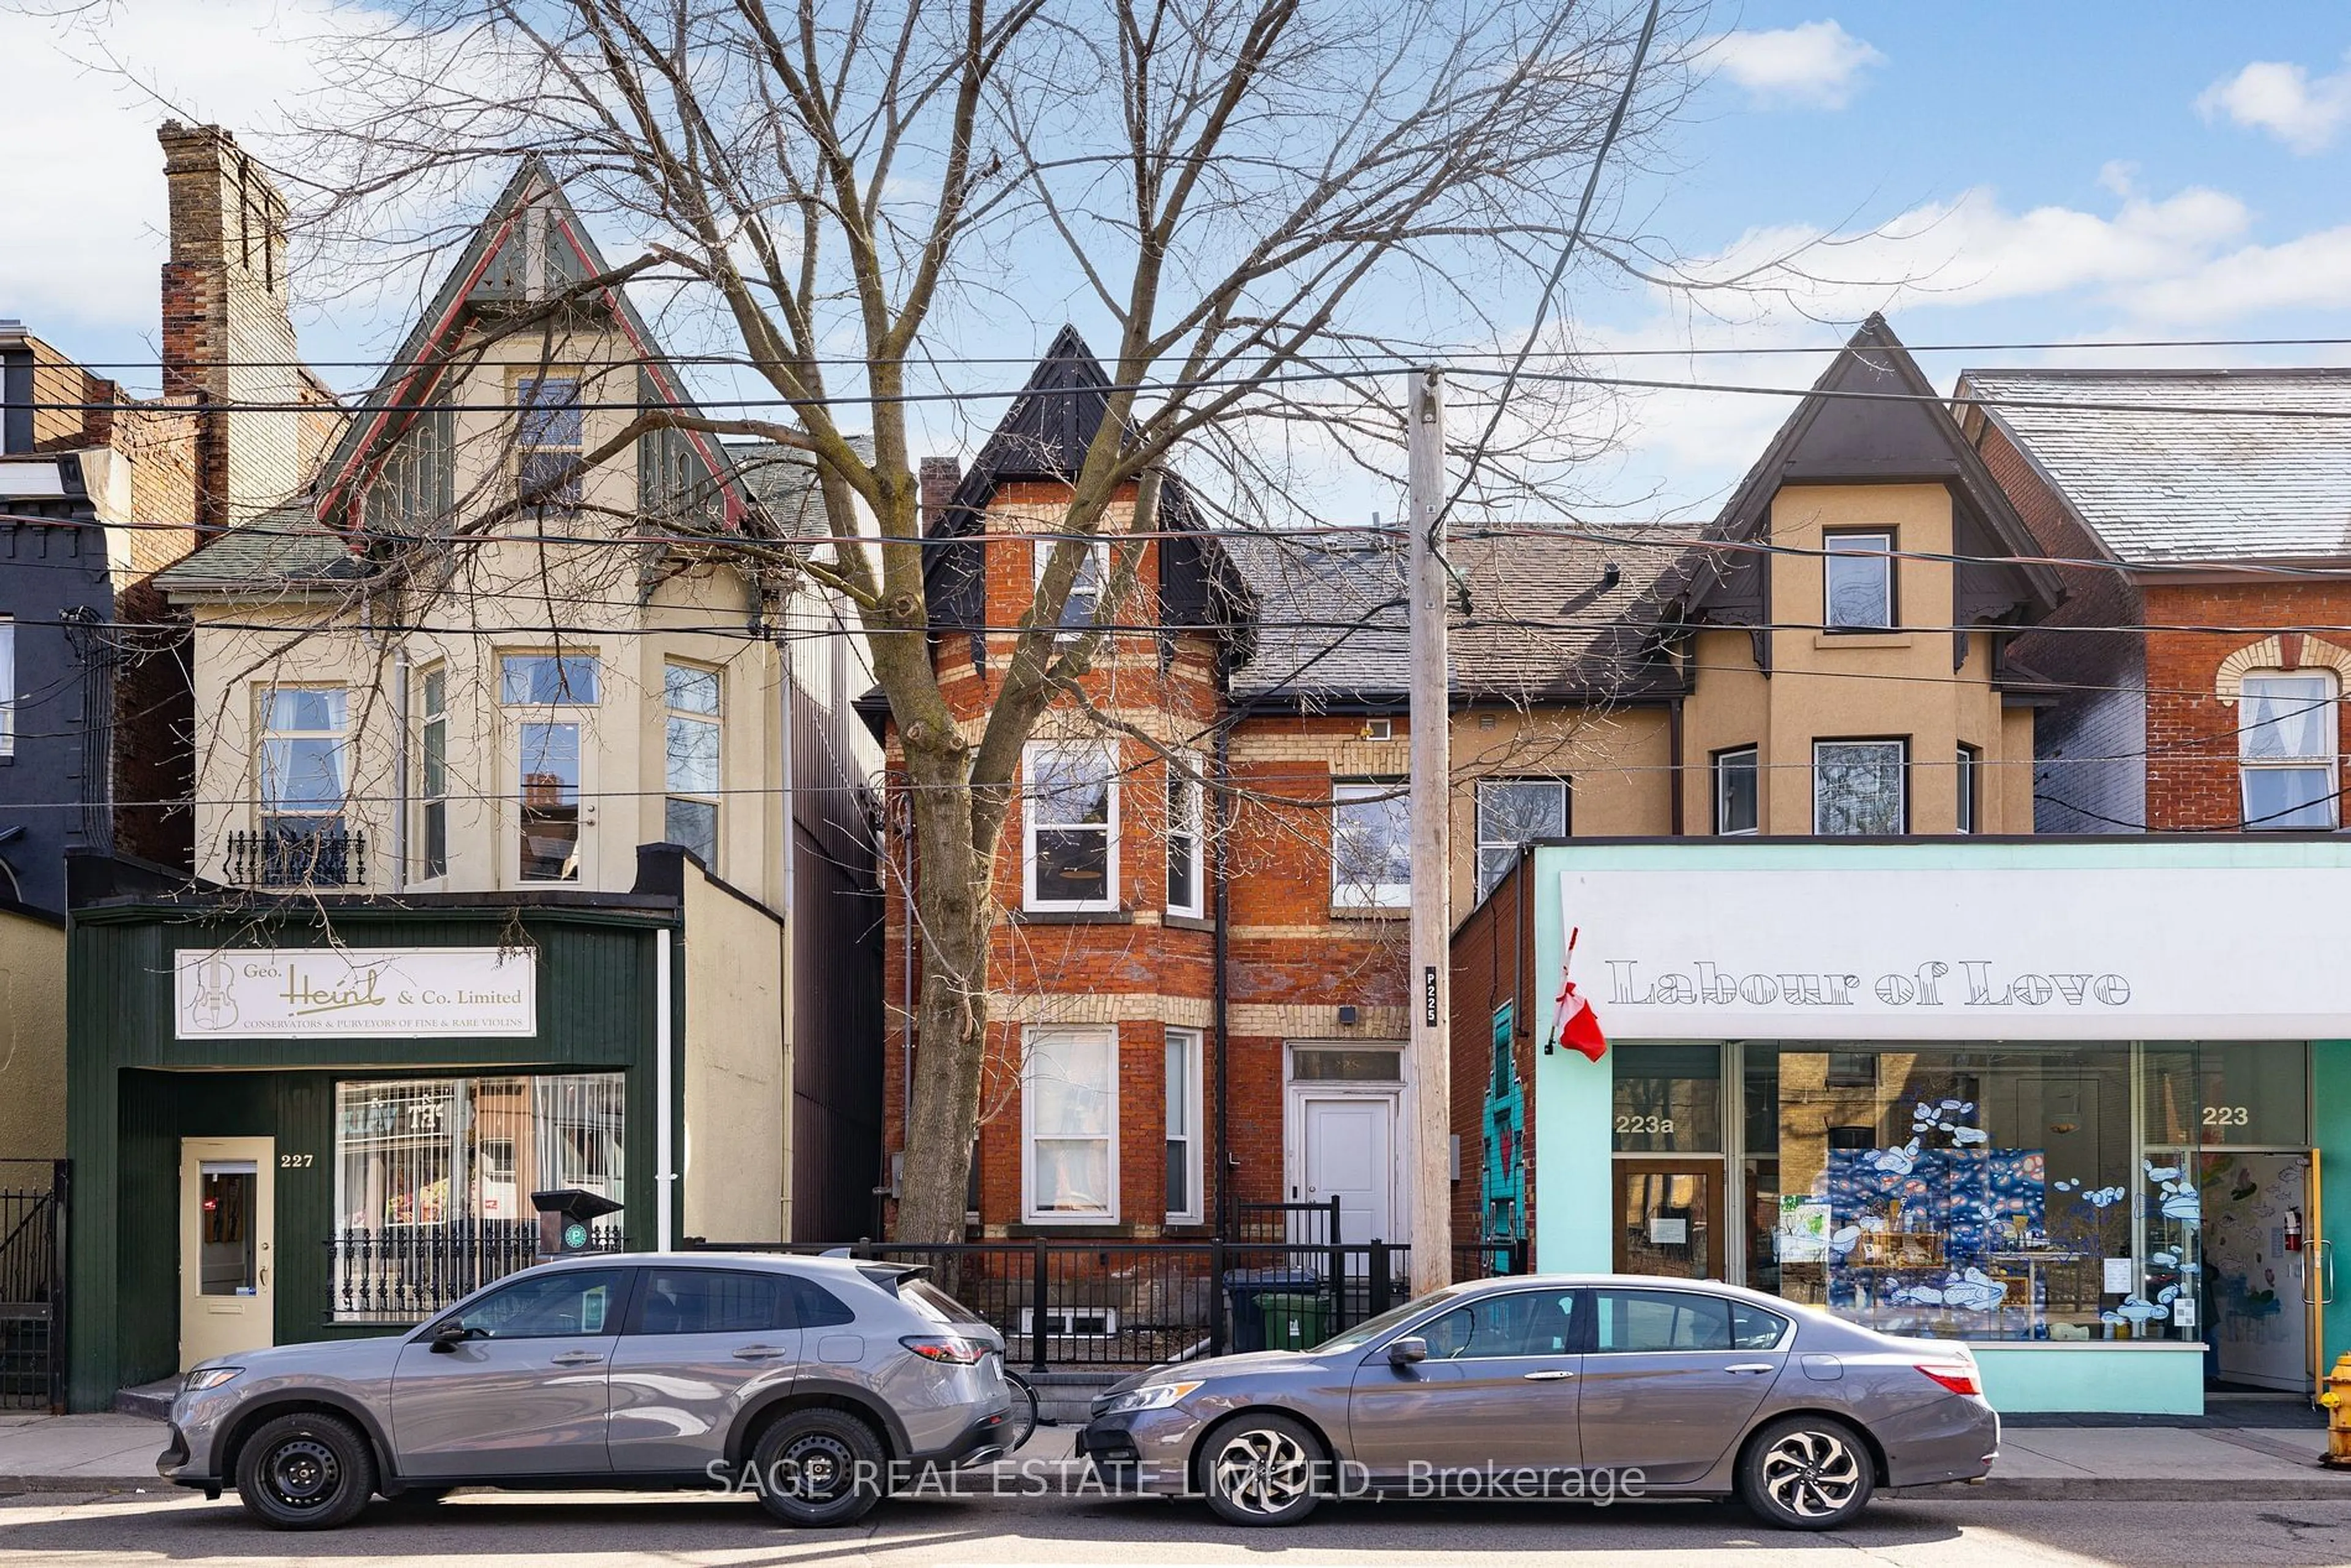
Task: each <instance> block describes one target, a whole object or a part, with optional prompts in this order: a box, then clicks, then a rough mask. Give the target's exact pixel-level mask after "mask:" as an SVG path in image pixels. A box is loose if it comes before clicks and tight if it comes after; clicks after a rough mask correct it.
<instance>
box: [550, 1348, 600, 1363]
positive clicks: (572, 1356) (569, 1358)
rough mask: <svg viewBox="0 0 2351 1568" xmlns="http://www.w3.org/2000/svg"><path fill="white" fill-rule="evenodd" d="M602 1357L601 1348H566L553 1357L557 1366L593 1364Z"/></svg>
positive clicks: (598, 1361)
mask: <svg viewBox="0 0 2351 1568" xmlns="http://www.w3.org/2000/svg"><path fill="white" fill-rule="evenodd" d="M603 1359H604V1353H603V1352H602V1351H601V1350H567V1351H565V1352H564V1353H563V1354H560V1355H558V1356H556V1357H554V1358H553V1360H554V1362H555V1364H556V1365H558V1366H594V1365H596V1364H598V1363H600V1362H601V1361H602V1360H603Z"/></svg>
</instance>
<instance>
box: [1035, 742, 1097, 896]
mask: <svg viewBox="0 0 2351 1568" xmlns="http://www.w3.org/2000/svg"><path fill="white" fill-rule="evenodd" d="M1081 750H1083V751H1092V753H1093V754H1095V755H1096V756H1098V757H1100V758H1102V767H1103V768H1104V770H1105V771H1106V772H1107V774H1108V777H1109V784H1110V800H1109V806H1110V810H1109V821H1108V822H1106V823H1105V824H1104V825H1103V828H1102V831H1103V833H1104V834H1105V836H1106V837H1107V840H1108V842H1107V844H1106V845H1105V848H1104V855H1103V870H1102V896H1101V897H1100V898H1046V897H1043V896H1041V895H1040V894H1039V893H1038V891H1037V830H1038V828H1039V826H1040V823H1039V821H1038V810H1037V805H1038V801H1039V800H1040V797H1039V796H1038V795H1037V794H1036V793H1034V791H1033V790H1032V789H1030V785H1029V781H1030V780H1031V779H1035V778H1036V776H1037V763H1038V759H1039V758H1042V757H1049V756H1052V755H1055V754H1057V753H1058V754H1061V755H1067V754H1069V753H1071V752H1072V751H1081ZM1119 782H1120V780H1119V758H1118V753H1117V751H1116V750H1115V749H1114V748H1113V747H1112V746H1110V745H1109V744H1108V743H1106V742H1102V741H1092V740H1032V741H1030V742H1029V744H1028V745H1027V746H1026V747H1022V748H1021V754H1020V786H1021V790H1020V906H1021V907H1022V908H1023V909H1029V910H1034V911H1036V912H1037V913H1039V914H1040V915H1060V914H1071V915H1085V914H1106V913H1110V912H1113V911H1115V910H1116V909H1117V908H1118V907H1119V900H1118V890H1119V880H1118V876H1119V865H1118V859H1119V857H1118V840H1119V796H1120V794H1121V793H1122V791H1121V790H1120V789H1119ZM1043 825H1044V826H1047V827H1050V828H1052V829H1054V830H1055V831H1063V830H1066V829H1067V828H1069V826H1070V824H1066V823H1048V824H1043ZM1087 826H1091V824H1087Z"/></svg>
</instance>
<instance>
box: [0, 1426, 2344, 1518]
mask: <svg viewBox="0 0 2351 1568" xmlns="http://www.w3.org/2000/svg"><path fill="white" fill-rule="evenodd" d="M1074 1436H1075V1430H1074V1428H1072V1427H1043V1428H1041V1429H1040V1430H1039V1432H1038V1433H1037V1436H1036V1437H1034V1438H1033V1439H1031V1440H1030V1442H1029V1446H1028V1447H1027V1448H1023V1449H1022V1450H1021V1451H1020V1453H1019V1455H1018V1456H1016V1457H1015V1458H1012V1459H1008V1460H1004V1461H1000V1466H1001V1467H1002V1468H1003V1469H1005V1470H1006V1471H1007V1472H1008V1473H1009V1474H1019V1475H1025V1476H1037V1475H1039V1474H1040V1469H1038V1468H1037V1467H1040V1466H1041V1467H1047V1469H1044V1470H1043V1471H1042V1472H1041V1473H1044V1474H1049V1475H1050V1473H1051V1467H1055V1466H1057V1465H1059V1466H1065V1467H1066V1468H1065V1469H1064V1470H1063V1473H1064V1474H1065V1475H1066V1476H1067V1478H1068V1479H1069V1482H1070V1484H1071V1486H1072V1487H1073V1488H1074V1486H1075V1485H1076V1483H1077V1480H1078V1478H1079V1476H1080V1474H1081V1466H1080V1465H1079V1463H1078V1461H1076V1460H1075V1459H1073V1458H1071V1457H1070V1455H1071V1440H1072V1438H1073V1437H1074ZM162 1447H163V1428H162V1424H161V1423H159V1422H155V1421H152V1420H149V1419H147V1418H145V1417H143V1416H126V1415H105V1416H35V1415H0V1496H5V1495H12V1494H16V1493H21V1492H99V1491H142V1490H143V1491H165V1490H171V1489H169V1488H167V1487H165V1486H164V1485H163V1483H162V1481H160V1480H158V1479H156V1476H155V1468H154V1467H155V1456H156V1454H157V1453H158V1452H160V1451H161V1450H162ZM2325 1451H2326V1434H2325V1432H2322V1431H2317V1430H2267V1429H2246V1428H2239V1427H2012V1428H2011V1429H2010V1430H2008V1431H2007V1432H2005V1433H2004V1434H2003V1435H2002V1437H2001V1453H2000V1462H1999V1463H1998V1464H1996V1465H1994V1466H1993V1467H1992V1473H1991V1478H1990V1479H1987V1480H1985V1481H1983V1482H1980V1483H1979V1484H1977V1485H1972V1486H1949V1487H1923V1488H1915V1489H1910V1490H1905V1491H1903V1492H1901V1493H1899V1494H1898V1495H1900V1496H1903V1497H1907V1498H1921V1499H1924V1498H1933V1499H1938V1500H1957V1501H1964V1500H1983V1501H1987V1502H1989V1501H1996V1500H2032V1501H2051V1500H2073V1499H2079V1500H2096V1501H2101V1502H2182V1501H2193V1500H2198V1499H2199V1498H2210V1499H2215V1500H2220V1499H2229V1500H2239V1501H2245V1500H2265V1501H2283V1500H2310V1499H2351V1470H2345V1471H2336V1470H2327V1469H2320V1468H2319V1465H2318V1457H2319V1455H2321V1454H2323V1453H2325Z"/></svg>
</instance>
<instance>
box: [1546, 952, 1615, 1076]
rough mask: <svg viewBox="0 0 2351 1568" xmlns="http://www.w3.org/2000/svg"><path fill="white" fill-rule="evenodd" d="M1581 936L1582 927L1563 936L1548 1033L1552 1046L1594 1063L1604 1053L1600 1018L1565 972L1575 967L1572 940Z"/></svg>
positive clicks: (1603, 1036)
mask: <svg viewBox="0 0 2351 1568" xmlns="http://www.w3.org/2000/svg"><path fill="white" fill-rule="evenodd" d="M1582 935H1583V927H1582V926H1580V925H1579V926H1576V927H1574V928H1573V929H1572V930H1570V931H1569V932H1568V934H1567V952H1566V954H1565V955H1564V956H1562V957H1561V959H1560V963H1559V1001H1558V1007H1557V1010H1556V1012H1555V1013H1554V1015H1553V1017H1552V1025H1551V1034H1552V1042H1553V1043H1559V1044H1564V1045H1565V1046H1566V1047H1567V1048H1568V1050H1570V1051H1582V1052H1583V1054H1584V1056H1585V1057H1587V1058H1588V1059H1590V1060H1591V1061H1599V1060H1600V1059H1601V1058H1602V1057H1603V1056H1604V1055H1606V1054H1607V1052H1608V1037H1607V1036H1606V1035H1604V1034H1603V1033H1601V1032H1600V1015H1599V1014H1597V1013H1595V1012H1593V1010H1592V1004H1591V1002H1589V1001H1587V1000H1586V999H1585V998H1584V996H1583V993H1582V992H1581V991H1579V990H1577V989H1576V988H1575V982H1574V981H1573V980H1572V979H1570V978H1568V971H1569V970H1570V969H1571V968H1573V967H1574V965H1575V939H1576V938H1577V937H1578V936H1582ZM1546 1049H1548V1047H1546Z"/></svg>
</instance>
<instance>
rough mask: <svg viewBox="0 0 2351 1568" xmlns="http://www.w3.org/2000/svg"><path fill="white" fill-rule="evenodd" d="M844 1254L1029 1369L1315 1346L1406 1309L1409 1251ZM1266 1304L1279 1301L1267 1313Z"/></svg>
mask: <svg viewBox="0 0 2351 1568" xmlns="http://www.w3.org/2000/svg"><path fill="white" fill-rule="evenodd" d="M1315 1207H1318V1208H1319V1207H1322V1206H1320V1205H1317V1206H1315ZM685 1245H687V1246H688V1247H695V1248H705V1249H711V1250H715V1251H751V1252H815V1251H825V1250H841V1249H842V1248H841V1247H834V1248H825V1247H820V1246H814V1245H808V1246H801V1245H789V1246H786V1245H778V1244H777V1243H774V1242H727V1241H704V1240H700V1239H692V1238H689V1239H688V1240H687V1241H686V1243H685ZM845 1247H846V1250H848V1251H849V1252H850V1253H851V1254H852V1256H855V1257H859V1258H870V1259H872V1260H876V1261H879V1262H891V1263H914V1264H920V1265H922V1266H924V1267H925V1268H926V1269H928V1270H930V1275H931V1278H932V1279H933V1280H935V1281H937V1282H938V1284H939V1286H940V1287H941V1288H942V1289H944V1290H946V1291H947V1292H948V1293H949V1294H951V1295H953V1296H955V1297H956V1299H957V1300H958V1301H962V1302H963V1304H964V1305H965V1306H967V1307H969V1308H970V1309H971V1310H972V1312H974V1314H976V1315H977V1317H979V1318H980V1319H981V1320H983V1321H984V1322H987V1323H988V1324H989V1325H990V1326H991V1327H993V1328H995V1329H996V1331H997V1332H998V1333H1001V1334H1002V1335H1003V1336H1004V1340H1005V1344H1006V1347H1007V1353H1008V1355H1009V1356H1010V1358H1011V1359H1012V1360H1013V1361H1014V1362H1016V1363H1018V1364H1023V1365H1026V1366H1027V1367H1029V1369H1030V1370H1032V1371H1036V1372H1051V1371H1057V1370H1075V1369H1082V1368H1087V1367H1117V1366H1147V1365H1151V1364H1155V1363H1157V1362H1163V1361H1182V1360H1190V1359H1193V1358H1196V1357H1198V1356H1203V1355H1217V1354H1223V1353H1224V1352H1225V1351H1227V1350H1231V1349H1243V1350H1247V1349H1255V1348H1260V1347H1262V1346H1264V1345H1266V1344H1267V1343H1269V1339H1268V1333H1269V1331H1270V1329H1271V1328H1272V1324H1273V1320H1275V1319H1277V1318H1278V1319H1280V1322H1281V1328H1280V1330H1279V1331H1275V1332H1276V1333H1277V1337H1278V1336H1279V1334H1280V1333H1287V1332H1289V1325H1290V1324H1291V1323H1296V1324H1298V1328H1297V1331H1296V1332H1297V1333H1299V1334H1301V1335H1302V1336H1304V1337H1306V1338H1308V1339H1310V1340H1311V1339H1319V1338H1322V1337H1325V1336H1327V1335H1329V1334H1334V1333H1340V1332H1342V1331H1343V1330H1345V1329H1348V1328H1352V1327H1353V1326H1354V1325H1355V1324H1356V1323H1359V1322H1363V1321H1364V1319H1365V1318H1368V1317H1373V1316H1375V1315H1377V1314H1378V1313H1381V1312H1385V1311H1387V1310H1388V1309H1389V1308H1390V1307H1393V1306H1397V1305H1400V1304H1402V1303H1403V1302H1404V1301H1405V1300H1406V1299H1407V1298H1408V1297H1409V1296H1410V1294H1411V1291H1412V1249H1411V1248H1410V1247H1408V1246H1404V1245H1398V1244H1394V1243H1390V1242H1384V1241H1368V1242H1360V1243H1352V1244H1351V1243H1339V1244H1336V1245H1333V1244H1331V1243H1328V1242H1324V1241H1321V1240H1316V1241H1313V1242H1311V1243H1310V1242H1288V1241H1226V1240H1222V1239H1209V1240H1203V1241H1191V1240H1164V1241H1125V1240H1103V1241H1094V1240H1088V1239H1082V1238H1078V1237H1067V1238H1062V1237H1041V1236H1040V1237H1038V1238H1035V1239H1030V1240H1023V1241H968V1242H952V1243H942V1244H936V1245H914V1244H899V1243H894V1242H866V1241H859V1242H855V1243H850V1244H845ZM1525 1271H1526V1252H1525V1244H1524V1243H1523V1242H1520V1243H1518V1244H1516V1245H1515V1246H1513V1245H1510V1244H1503V1245H1500V1246H1495V1247H1482V1248H1481V1247H1469V1246H1464V1247H1458V1248H1456V1249H1454V1276H1453V1277H1454V1278H1456V1279H1479V1278H1484V1277H1486V1276H1488V1275H1493V1274H1508V1273H1524V1272H1525ZM1268 1297H1280V1298H1286V1300H1285V1301H1281V1302H1278V1303H1276V1304H1275V1305H1274V1306H1273V1307H1272V1308H1271V1309H1269V1307H1268V1305H1267V1300H1266V1299H1267V1298H1268Z"/></svg>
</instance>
